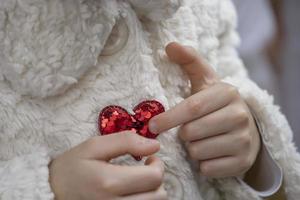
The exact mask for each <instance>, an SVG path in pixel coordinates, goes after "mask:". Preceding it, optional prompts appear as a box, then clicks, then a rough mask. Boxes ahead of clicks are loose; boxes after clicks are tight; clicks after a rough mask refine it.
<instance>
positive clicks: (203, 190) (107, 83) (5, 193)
mask: <svg viewBox="0 0 300 200" xmlns="http://www.w3.org/2000/svg"><path fill="white" fill-rule="evenodd" d="M178 2H179V1H163V0H162V1H149V2H148V1H134V0H132V1H130V0H128V1H104V0H103V1H100V0H90V1H81V0H72V1H71V0H65V1H61V0H53V1H47V0H23V1H16V0H0V46H1V49H3V51H1V52H0V56H1V57H0V58H1V59H0V70H1V71H0V160H1V163H0V198H1V199H3V200H7V199H9V200H10V199H14V200H19V199H26V198H28V199H32V200H40V199H53V194H52V193H51V191H50V189H49V188H50V186H49V183H48V168H47V165H48V163H49V161H50V159H49V158H51V159H53V158H55V157H56V156H57V155H59V154H61V153H63V152H64V151H66V150H67V149H70V148H72V147H74V146H75V145H77V144H79V143H81V142H83V141H84V140H86V139H88V138H90V137H92V136H95V135H97V134H98V130H97V118H98V114H99V111H100V110H101V109H102V108H104V107H105V106H107V105H109V104H117V105H120V106H123V107H124V108H126V109H127V110H129V111H130V110H131V109H132V108H133V107H134V106H135V105H136V104H138V103H139V102H140V101H142V100H144V99H157V100H159V101H161V102H162V103H163V104H164V105H165V107H166V108H167V109H168V108H170V107H172V106H174V105H175V104H176V103H178V102H180V101H181V100H183V99H184V98H185V97H186V96H187V95H188V94H189V82H188V79H187V77H186V76H185V74H184V73H183V72H182V71H181V70H180V68H179V67H178V66H176V65H174V64H172V63H170V62H169V61H168V59H167V57H166V55H165V53H164V47H165V45H166V44H167V43H168V42H170V41H178V42H181V43H184V44H188V45H191V46H193V47H195V48H196V49H197V50H198V51H199V52H200V53H201V54H202V55H203V56H204V58H205V59H206V60H207V62H208V63H209V64H210V65H211V66H212V67H214V68H215V69H216V70H217V73H218V74H219V75H220V77H222V78H224V81H227V82H229V83H232V84H234V85H236V86H237V87H238V88H239V89H240V91H241V94H242V95H243V97H244V98H245V99H246V101H247V102H248V104H249V105H250V106H251V108H252V109H253V110H254V111H255V114H256V115H257V117H258V119H259V121H260V123H261V124H262V126H263V127H264V131H263V133H262V134H263V138H264V139H265V142H266V144H267V147H268V148H269V150H270V151H271V153H272V154H273V155H274V157H275V159H276V161H278V163H279V164H280V166H281V167H282V168H283V172H284V175H285V186H286V187H285V190H286V192H287V194H288V197H289V199H290V200H297V199H298V197H299V191H300V190H299V184H300V180H299V174H300V172H299V169H300V168H299V163H300V161H299V155H298V154H297V153H296V151H295V148H294V146H293V143H292V142H291V137H292V132H291V130H290V128H289V125H288V123H287V122H286V120H285V118H284V117H283V115H282V114H281V113H280V112H279V110H278V108H277V107H276V106H274V105H273V102H272V101H271V99H270V97H269V96H268V95H267V94H266V93H265V92H263V91H262V90H260V89H259V88H258V87H257V86H256V85H255V84H253V83H252V82H251V81H250V80H249V79H248V77H247V73H246V70H245V68H244V66H243V64H242V62H241V60H240V59H239V58H238V55H237V53H236V50H235V46H236V45H237V44H238V42H239V40H238V37H237V34H236V32H235V30H234V28H235V23H236V22H235V21H236V16H235V12H234V9H233V6H232V4H231V2H230V1H229V0H186V1H182V2H180V4H177V3H178ZM129 3H130V4H129ZM147 3H149V4H147ZM160 3H161V4H160ZM145 5H148V6H149V8H151V9H150V10H147V8H148V7H145ZM158 5H165V6H166V7H164V9H161V8H162V7H163V6H161V7H160V6H158ZM178 5H180V7H179V8H178V9H177V8H176V7H177V6H178ZM104 8H105V9H104ZM74 9H75V10H77V11H78V10H83V13H86V14H84V15H82V14H80V13H82V12H74ZM145 9H146V10H145ZM144 10H145V14H146V16H144V17H148V18H150V19H152V20H140V19H141V18H138V16H139V14H141V12H142V11H144ZM164 10H166V11H167V12H166V13H167V15H165V14H163V12H161V11H164ZM168 10H170V11H171V12H169V11H168ZM119 13H121V16H122V18H124V19H123V20H124V23H126V25H127V26H128V29H129V33H130V34H129V38H128V42H127V44H126V46H125V47H124V48H123V49H122V50H120V51H119V52H117V53H115V54H114V55H111V56H100V57H99V59H98V56H99V54H100V52H101V49H102V47H103V45H104V43H105V41H106V39H107V37H108V35H109V33H110V31H111V28H112V27H113V25H114V24H115V20H116V19H118V18H119V17H120V16H119ZM150 13H153V14H150ZM154 13H155V14H154ZM152 15H153V16H155V17H157V18H155V17H154V18H152ZM164 16H167V17H169V18H168V19H166V18H165V17H164ZM160 17H161V18H160ZM85 19H86V20H85ZM157 19H166V20H157ZM35 25H36V26H35ZM82 27H84V28H82ZM94 27H96V28H94ZM99 27H102V28H99ZM94 29H95V30H96V31H94ZM54 36H55V37H54ZM49 52H55V53H54V55H52V54H50V53H49ZM58 52H59V53H58ZM52 58H53V60H52ZM57 60H58V61H59V62H58V63H61V65H56V63H57V62H56V61H57ZM57 66H59V67H57ZM49 77H50V78H49ZM51 83H52V84H53V85H52V86H51V87H48V86H49V84H51ZM70 86H72V87H70ZM41 97H43V99H42V98H41ZM176 131H177V130H176V129H173V130H171V131H168V133H165V134H163V135H161V136H159V140H160V142H161V150H160V152H159V153H158V156H159V157H160V158H161V159H162V160H163V161H164V162H165V164H166V171H167V172H168V173H170V174H174V177H175V179H172V180H169V181H166V182H165V184H166V185H167V186H168V187H169V188H174V189H173V190H172V191H170V195H172V194H173V195H174V197H175V198H172V199H174V200H181V199H187V200H190V199H199V200H201V199H207V200H219V199H220V200H221V199H228V200H238V199H239V200H240V199H246V200H247V199H260V198H259V197H258V196H257V194H254V193H252V192H251V191H249V190H248V189H247V188H244V187H243V186H242V185H240V184H239V183H238V181H236V180H235V179H233V178H228V179H222V180H211V179H206V178H204V177H202V176H199V174H198V172H197V171H196V170H195V169H194V163H190V162H189V159H188V157H187V155H186V152H185V150H184V148H183V146H182V144H181V142H180V141H179V140H178V138H177V135H176ZM99 148H101V147H99ZM40 149H43V150H42V152H43V153H41V152H40ZM44 149H45V150H44ZM115 162H116V163H121V164H124V163H126V164H129V165H134V164H136V162H135V161H134V160H132V158H131V157H130V156H128V157H121V158H119V159H116V160H115ZM12 172H14V173H12ZM21 185H22V187H21ZM176 187H181V188H180V189H176ZM180 191H183V193H182V194H181V193H180Z"/></svg>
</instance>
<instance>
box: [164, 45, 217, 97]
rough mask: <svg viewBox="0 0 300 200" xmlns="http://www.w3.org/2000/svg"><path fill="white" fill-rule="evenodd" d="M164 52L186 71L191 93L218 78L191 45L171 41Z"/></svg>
mask: <svg viewBox="0 0 300 200" xmlns="http://www.w3.org/2000/svg"><path fill="white" fill-rule="evenodd" d="M166 53H167V55H168V57H169V59H170V60H171V61H172V62H175V63H176V64H178V65H180V66H181V67H182V69H183V70H184V71H185V72H186V73H187V75H188V76H189V79H190V81H191V85H192V94H194V93H196V92H198V91H200V90H202V89H203V88H205V86H206V85H211V84H213V83H215V82H216V81H217V80H218V77H217V75H216V73H215V71H214V70H213V69H212V68H211V67H210V66H209V65H208V64H207V63H205V61H204V60H203V58H201V57H200V55H198V53H197V52H196V50H195V49H193V48H192V47H187V46H182V45H180V44H178V43H176V42H172V43H170V44H168V45H167V46H166Z"/></svg>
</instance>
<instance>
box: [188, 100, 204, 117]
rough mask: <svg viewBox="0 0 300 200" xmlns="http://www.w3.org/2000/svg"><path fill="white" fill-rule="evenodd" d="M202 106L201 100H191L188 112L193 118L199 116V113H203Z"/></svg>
mask: <svg viewBox="0 0 300 200" xmlns="http://www.w3.org/2000/svg"><path fill="white" fill-rule="evenodd" d="M202 106H203V105H202V102H201V101H200V100H199V99H196V98H190V99H188V100H187V109H188V112H189V113H190V114H192V115H193V116H197V115H198V114H199V113H201V110H202Z"/></svg>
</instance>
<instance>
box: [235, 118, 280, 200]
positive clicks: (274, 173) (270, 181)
mask: <svg viewBox="0 0 300 200" xmlns="http://www.w3.org/2000/svg"><path fill="white" fill-rule="evenodd" d="M254 118H255V121H256V124H257V127H258V130H259V132H260V133H261V134H262V133H263V129H262V127H261V125H260V123H259V122H258V121H257V119H256V117H255V116H254ZM253 168H254V170H253V171H255V174H254V173H251V170H250V171H249V173H247V176H248V177H249V176H252V177H251V183H250V182H249V183H247V182H246V181H245V180H244V179H242V178H238V181H239V182H240V183H241V184H242V185H244V186H246V187H247V188H249V189H250V190H252V191H254V192H256V193H257V194H258V195H259V196H260V197H270V196H272V195H274V194H275V193H276V192H278V190H279V189H280V187H281V186H282V179H283V172H282V169H281V168H280V167H279V165H278V164H277V163H276V162H275V160H274V159H273V158H272V156H271V154H270V152H269V150H268V149H267V147H266V146H265V144H264V141H263V139H262V145H261V150H260V153H259V154H258V156H257V159H256V161H255V164H254V166H253ZM253 176H255V177H253Z"/></svg>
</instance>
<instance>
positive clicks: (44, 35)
mask: <svg viewBox="0 0 300 200" xmlns="http://www.w3.org/2000/svg"><path fill="white" fill-rule="evenodd" d="M110 11H113V12H110ZM117 14H118V10H117V8H116V3H114V1H104V0H103V1H101V0H99V1H82V0H75V1H73V0H64V1H61V0H52V1H44V0H43V1H36V0H26V1H17V0H1V3H0V27H1V28H0V48H1V53H0V60H1V72H0V73H2V74H3V75H4V76H5V78H6V79H7V80H8V81H9V82H10V83H11V86H12V87H13V88H14V89H15V90H17V91H18V92H19V93H20V94H24V95H31V96H36V97H46V96H53V95H57V94H61V93H63V92H64V91H66V90H67V89H68V88H69V87H70V86H71V85H73V84H75V83H77V82H78V79H79V78H80V77H81V76H82V75H83V74H84V73H85V72H86V71H87V70H89V69H90V68H91V67H93V66H95V64H96V62H97V58H98V55H99V53H100V51H101V49H102V47H103V45H104V43H105V41H106V37H108V35H109V33H110V30H111V29H112V26H113V25H114V23H115V18H116V16H117Z"/></svg>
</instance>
